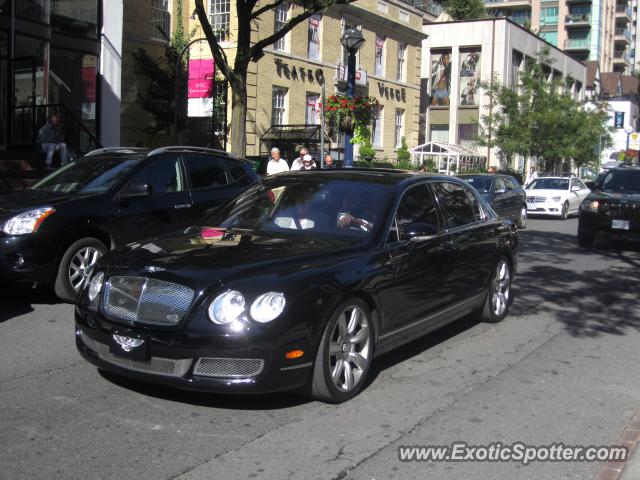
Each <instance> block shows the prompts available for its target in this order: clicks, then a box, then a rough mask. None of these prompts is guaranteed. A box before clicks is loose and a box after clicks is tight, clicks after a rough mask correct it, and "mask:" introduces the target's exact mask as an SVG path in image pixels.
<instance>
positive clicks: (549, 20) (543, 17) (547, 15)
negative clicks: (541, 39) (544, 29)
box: [540, 7, 558, 26]
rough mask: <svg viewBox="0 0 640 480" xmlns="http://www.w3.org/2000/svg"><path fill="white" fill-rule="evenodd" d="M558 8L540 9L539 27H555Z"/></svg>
mask: <svg viewBox="0 0 640 480" xmlns="http://www.w3.org/2000/svg"><path fill="white" fill-rule="evenodd" d="M557 24H558V7H545V8H541V9H540V25H541V26H545V25H557Z"/></svg>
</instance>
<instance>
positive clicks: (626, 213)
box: [600, 201, 640, 220]
mask: <svg viewBox="0 0 640 480" xmlns="http://www.w3.org/2000/svg"><path fill="white" fill-rule="evenodd" d="M600 211H601V212H603V213H604V214H605V215H608V216H611V217H615V218H621V219H634V220H638V219H640V205H638V204H637V203H629V202H611V201H603V202H602V203H601V204H600Z"/></svg>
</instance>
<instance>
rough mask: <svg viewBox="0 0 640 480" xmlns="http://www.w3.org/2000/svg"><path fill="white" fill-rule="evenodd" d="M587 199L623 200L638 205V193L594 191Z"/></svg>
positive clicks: (639, 200)
mask: <svg viewBox="0 0 640 480" xmlns="http://www.w3.org/2000/svg"><path fill="white" fill-rule="evenodd" d="M589 198H590V199H593V200H608V199H611V200H625V201H628V202H638V203H640V192H629V193H626V192H603V191H596V192H591V193H590V194H589Z"/></svg>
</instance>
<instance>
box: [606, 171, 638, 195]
mask: <svg viewBox="0 0 640 480" xmlns="http://www.w3.org/2000/svg"><path fill="white" fill-rule="evenodd" d="M600 188H602V189H603V190H618V191H623V192H629V191H631V192H639V191H640V170H631V169H628V170H611V171H609V172H608V173H607V174H606V175H605V177H604V180H602V184H601V186H600Z"/></svg>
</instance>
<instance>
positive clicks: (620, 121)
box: [613, 112, 624, 128]
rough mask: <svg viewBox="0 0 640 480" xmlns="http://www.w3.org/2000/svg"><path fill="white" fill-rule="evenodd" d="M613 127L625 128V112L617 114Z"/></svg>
mask: <svg viewBox="0 0 640 480" xmlns="http://www.w3.org/2000/svg"><path fill="white" fill-rule="evenodd" d="M613 126H614V127H615V128H624V112H615V116H614V121H613Z"/></svg>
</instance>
